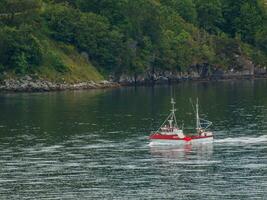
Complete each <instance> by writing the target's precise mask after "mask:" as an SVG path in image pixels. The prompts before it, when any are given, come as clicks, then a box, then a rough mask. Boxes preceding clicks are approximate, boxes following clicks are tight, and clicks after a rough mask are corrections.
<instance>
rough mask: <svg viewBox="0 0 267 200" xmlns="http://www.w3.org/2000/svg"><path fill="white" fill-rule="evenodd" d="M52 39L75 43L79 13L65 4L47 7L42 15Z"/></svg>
mask: <svg viewBox="0 0 267 200" xmlns="http://www.w3.org/2000/svg"><path fill="white" fill-rule="evenodd" d="M43 16H44V19H45V22H46V23H47V25H48V27H49V29H50V30H51V35H52V37H53V38H55V39H56V40H59V41H63V42H68V43H73V44H74V43H75V36H76V33H77V28H78V24H79V21H80V17H81V13H80V12H79V10H77V9H74V8H72V7H70V6H68V5H67V4H55V5H51V6H49V7H48V8H47V9H46V11H45V12H44V14H43Z"/></svg>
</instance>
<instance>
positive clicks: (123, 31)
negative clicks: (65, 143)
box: [0, 0, 267, 75]
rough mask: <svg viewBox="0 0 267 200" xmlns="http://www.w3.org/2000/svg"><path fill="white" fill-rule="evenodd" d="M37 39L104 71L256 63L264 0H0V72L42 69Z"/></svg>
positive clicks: (266, 49)
mask: <svg viewBox="0 0 267 200" xmlns="http://www.w3.org/2000/svg"><path fill="white" fill-rule="evenodd" d="M44 40H52V41H55V42H59V43H64V44H67V45H72V46H74V47H75V48H76V49H77V50H78V51H79V52H80V53H83V54H85V55H87V56H88V58H89V60H90V61H91V62H92V63H93V65H94V66H96V67H97V68H98V69H99V70H100V71H102V72H104V73H114V74H121V73H130V74H135V75H136V74H139V73H144V72H146V71H147V70H150V71H154V70H175V71H186V70H187V69H188V68H189V67H191V66H196V65H202V64H208V65H209V66H213V67H216V68H218V67H219V68H224V69H229V68H236V69H240V68H242V66H240V64H238V61H237V57H244V58H246V59H248V60H251V61H252V62H253V63H254V64H255V65H257V66H259V67H262V66H266V63H267V9H266V4H265V3H264V0H235V1H233V0H24V1H21V0H1V1H0V71H10V70H11V71H15V72H16V73H22V74H24V73H31V72H36V71H38V69H39V68H42V67H44V64H43V63H44V59H43V57H44V55H45V54H46V53H47V51H48V50H47V48H49V46H48V45H45V44H44V42H43V41H44ZM50 57H51V56H50ZM52 57H53V59H52V60H53V62H52V64H53V65H54V68H55V69H56V70H57V69H58V70H57V71H59V72H62V73H64V72H65V71H66V70H65V69H64V66H63V65H62V66H61V64H59V63H61V61H60V60H61V58H57V55H54V54H53V56H52ZM58 66H61V67H58Z"/></svg>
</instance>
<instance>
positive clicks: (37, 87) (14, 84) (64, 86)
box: [0, 76, 119, 92]
mask: <svg viewBox="0 0 267 200" xmlns="http://www.w3.org/2000/svg"><path fill="white" fill-rule="evenodd" d="M114 87H119V84H118V83H114V82H110V81H106V80H104V81H101V82H97V83H96V82H94V81H88V82H81V83H75V84H69V83H64V82H63V83H56V82H51V81H48V80H44V79H33V78H32V77H30V76H25V77H22V78H16V79H12V78H9V79H4V80H2V81H1V82H0V91H14V92H45V91H60V90H82V89H98V88H114Z"/></svg>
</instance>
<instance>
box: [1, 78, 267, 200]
mask: <svg viewBox="0 0 267 200" xmlns="http://www.w3.org/2000/svg"><path fill="white" fill-rule="evenodd" d="M173 95H174V97H175V99H176V102H177V104H176V107H177V109H178V110H177V119H178V121H179V122H180V124H184V129H185V131H186V132H191V131H193V129H194V123H195V122H194V113H193V111H192V106H191V104H190V103H189V98H192V100H194V99H195V98H196V97H198V98H199V102H200V112H201V113H202V116H203V117H207V118H208V119H209V120H211V121H213V124H214V125H213V127H212V129H213V131H214V132H215V139H214V142H213V143H210V144H199V145H195V144H194V145H190V144H185V145H183V146H172V147H150V146H149V145H148V144H149V141H148V135H149V134H150V131H152V130H155V129H157V128H158V127H159V126H160V124H161V123H162V121H163V120H164V119H165V117H166V116H167V114H168V113H169V110H170V87H169V86H156V87H137V88H134V87H129V88H127V87H126V88H121V89H113V90H93V91H68V92H58V93H57V92H53V93H35V94H22V93H21V94H0V199H189V200H190V199H267V81H266V80H243V81H225V82H210V83H208V82H198V83H197V82H191V83H182V84H179V85H176V86H174V87H173Z"/></svg>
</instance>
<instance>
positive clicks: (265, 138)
mask: <svg viewBox="0 0 267 200" xmlns="http://www.w3.org/2000/svg"><path fill="white" fill-rule="evenodd" d="M265 142H267V135H262V136H259V137H236V138H225V139H214V143H241V144H242V143H244V144H254V143H265Z"/></svg>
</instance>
